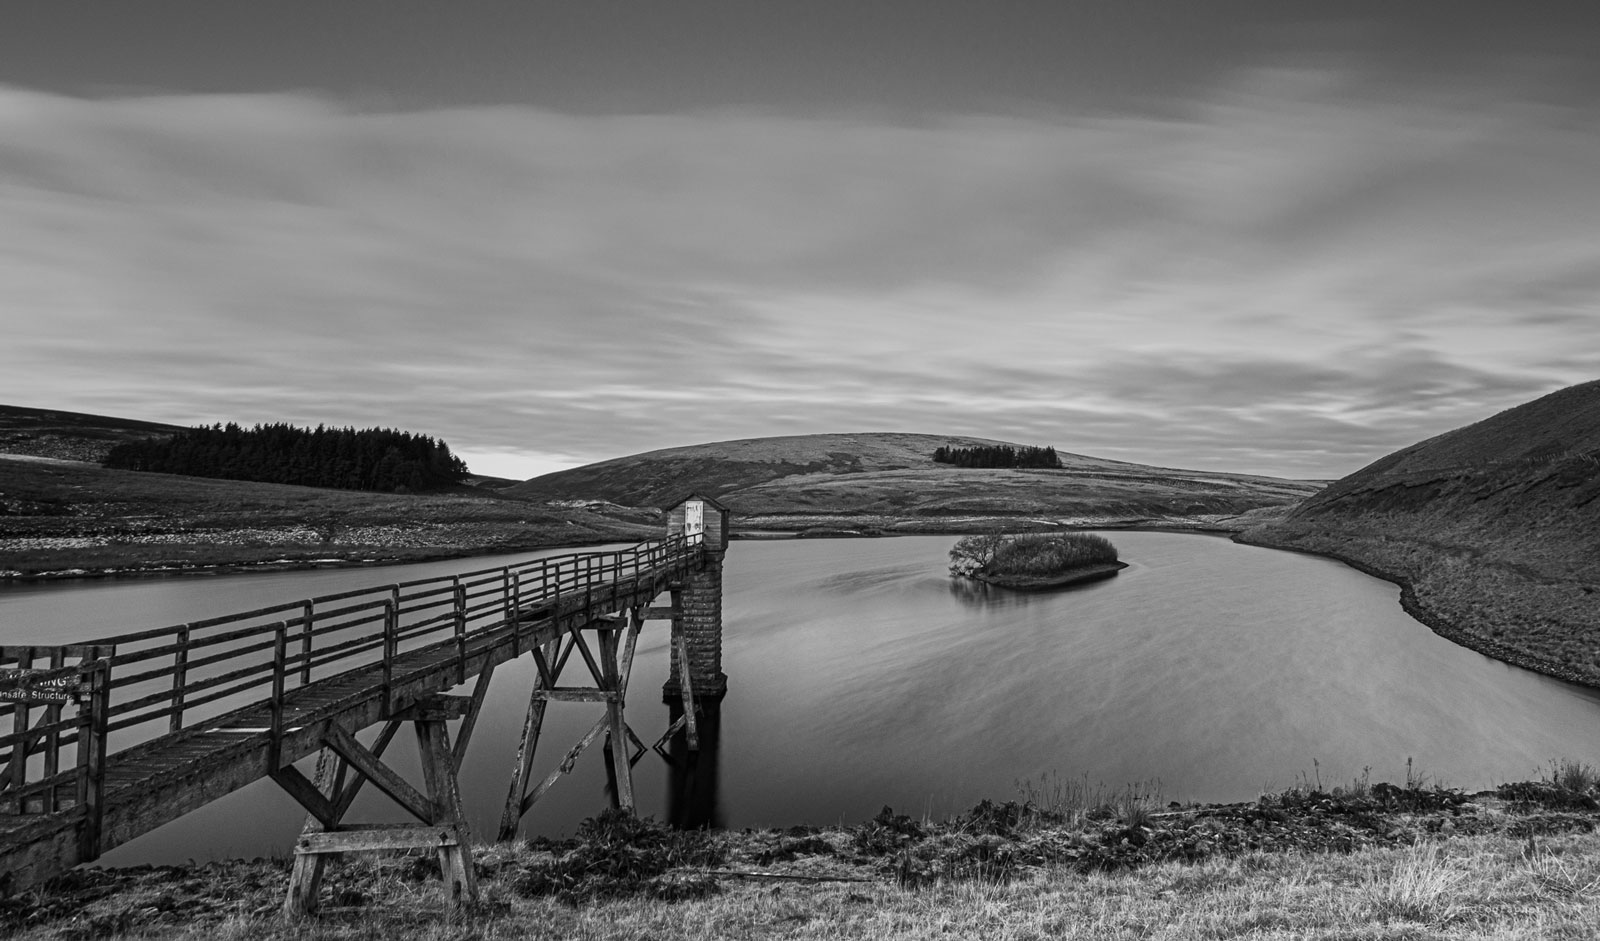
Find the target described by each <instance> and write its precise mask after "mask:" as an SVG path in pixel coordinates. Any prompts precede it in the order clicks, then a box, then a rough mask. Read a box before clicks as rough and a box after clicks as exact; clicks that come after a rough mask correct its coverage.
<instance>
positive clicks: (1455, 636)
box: [1232, 532, 1600, 689]
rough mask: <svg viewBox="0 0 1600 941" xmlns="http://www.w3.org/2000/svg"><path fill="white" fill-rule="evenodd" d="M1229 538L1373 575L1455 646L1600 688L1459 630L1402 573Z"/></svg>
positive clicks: (1327, 553) (1240, 536) (1335, 555)
mask: <svg viewBox="0 0 1600 941" xmlns="http://www.w3.org/2000/svg"><path fill="white" fill-rule="evenodd" d="M1232 540H1233V541H1234V542H1236V543H1238V544H1239V545H1243V546H1256V547H1258V548H1262V549H1272V550H1275V551H1278V552H1298V553H1300V554H1301V555H1312V556H1319V557H1321V558H1324V559H1331V560H1333V561H1335V562H1339V563H1341V564H1344V565H1348V566H1350V567H1351V568H1353V569H1355V570H1356V571H1358V572H1361V573H1362V574H1364V575H1370V576H1372V577H1373V578H1377V579H1381V580H1383V581H1386V582H1389V583H1390V584H1392V585H1396V586H1398V587H1399V588H1400V607H1401V608H1402V609H1403V610H1404V611H1405V612H1406V613H1407V614H1409V615H1410V616H1411V617H1412V619H1413V620H1416V621H1418V622H1419V623H1421V624H1423V625H1424V626H1425V627H1427V628H1428V629H1429V630H1431V631H1433V632H1434V633H1435V634H1438V635H1439V636H1440V637H1443V638H1444V639H1445V640H1448V641H1449V642H1451V643H1452V644H1455V645H1456V646H1458V647H1465V648H1466V649H1468V650H1471V651H1473V652H1474V653H1479V654H1482V655H1483V656H1485V657H1488V658H1489V659H1491V660H1498V661H1499V662H1501V663H1505V664H1508V665H1510V666H1514V667H1519V668H1521V669H1524V670H1530V671H1532V672H1534V673H1538V674H1540V675H1542V676H1548V677H1550V678H1551V679H1556V680H1561V681H1562V682H1564V683H1571V684H1573V685H1575V686H1582V687H1583V688H1585V689H1600V682H1597V681H1595V680H1594V679H1593V678H1590V677H1587V676H1584V675H1583V674H1580V673H1578V672H1576V671H1574V670H1570V669H1567V668H1565V667H1562V666H1560V665H1559V664H1555V663H1551V662H1550V661H1548V660H1545V659H1544V658H1542V657H1536V656H1534V655H1532V654H1529V653H1526V652H1525V651H1521V650H1518V649H1516V648H1514V647H1510V646H1507V645H1505V644H1502V643H1499V642H1497V641H1493V640H1489V639H1487V638H1483V637H1479V636H1478V635H1476V634H1472V633H1468V632H1467V631H1464V630H1461V629H1460V628H1458V627H1456V626H1455V625H1453V624H1451V623H1450V621H1449V619H1448V618H1447V617H1446V616H1445V615H1443V614H1441V613H1439V612H1437V611H1433V610H1431V609H1429V608H1427V607H1425V606H1423V605H1422V603H1421V602H1419V601H1418V600H1417V592H1416V588H1415V587H1414V586H1413V585H1412V584H1411V580H1410V579H1409V578H1407V577H1406V576H1404V575H1401V574H1399V573H1396V572H1390V571H1388V570H1385V569H1382V568H1379V567H1378V566H1377V565H1375V564H1373V563H1371V562H1368V561H1366V560H1364V559H1360V558H1357V557H1355V556H1350V555H1345V554H1344V553H1342V552H1337V551H1334V550H1324V549H1306V548H1303V547H1300V546H1291V545H1283V544H1279V543H1275V542H1272V541H1270V540H1267V539H1262V538H1257V537H1250V536H1248V535H1247V534H1246V533H1244V532H1240V533H1236V534H1235V535H1234V536H1233V537H1232Z"/></svg>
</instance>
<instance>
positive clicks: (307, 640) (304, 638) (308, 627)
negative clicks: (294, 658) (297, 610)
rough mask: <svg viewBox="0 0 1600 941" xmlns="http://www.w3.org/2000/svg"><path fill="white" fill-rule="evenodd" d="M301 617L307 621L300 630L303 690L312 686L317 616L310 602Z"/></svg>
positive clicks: (303, 609) (302, 611)
mask: <svg viewBox="0 0 1600 941" xmlns="http://www.w3.org/2000/svg"><path fill="white" fill-rule="evenodd" d="M301 615H302V617H304V619H305V623H304V624H303V625H301V630H300V686H301V687H302V688H303V687H306V686H309V685H311V633H312V625H313V623H314V621H315V615H314V614H313V612H312V604H311V602H310V601H307V602H306V603H305V605H304V607H303V608H302V609H301Z"/></svg>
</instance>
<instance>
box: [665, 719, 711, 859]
mask: <svg viewBox="0 0 1600 941" xmlns="http://www.w3.org/2000/svg"><path fill="white" fill-rule="evenodd" d="M667 705H668V709H669V710H670V711H671V714H670V715H669V716H668V724H669V725H670V724H671V723H673V722H677V721H678V719H680V718H682V716H683V703H682V701H678V702H671V703H668V704H667ZM696 729H697V731H698V732H699V742H700V750H699V751H690V750H689V736H688V734H687V733H686V732H679V733H678V734H676V735H674V736H673V737H672V740H671V743H670V750H669V751H668V753H667V763H668V765H670V766H671V771H670V772H669V773H668V777H667V822H668V823H670V824H672V825H673V826H675V827H677V828H678V829H680V830H698V829H701V828H704V827H720V826H722V825H723V822H722V807H721V805H720V804H719V803H718V800H717V761H718V754H717V753H718V750H719V748H720V746H721V743H722V701H721V700H706V701H703V702H701V703H700V715H699V716H698V723H697V726H696Z"/></svg>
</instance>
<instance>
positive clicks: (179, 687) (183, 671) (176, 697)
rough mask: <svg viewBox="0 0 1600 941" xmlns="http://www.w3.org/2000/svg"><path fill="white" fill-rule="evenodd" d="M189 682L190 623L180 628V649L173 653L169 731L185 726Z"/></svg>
mask: <svg viewBox="0 0 1600 941" xmlns="http://www.w3.org/2000/svg"><path fill="white" fill-rule="evenodd" d="M188 682H189V625H187V624H185V625H183V626H182V627H179V628H178V649H177V651H176V652H175V653H173V655H172V720H171V722H169V723H168V724H167V731H169V732H176V731H178V730H179V729H181V728H183V692H184V687H185V686H186V685H187V684H188Z"/></svg>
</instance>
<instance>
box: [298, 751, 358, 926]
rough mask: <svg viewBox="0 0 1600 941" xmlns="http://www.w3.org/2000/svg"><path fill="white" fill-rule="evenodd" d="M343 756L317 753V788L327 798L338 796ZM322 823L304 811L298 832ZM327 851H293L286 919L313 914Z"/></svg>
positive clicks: (319, 828)
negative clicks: (304, 814) (303, 817)
mask: <svg viewBox="0 0 1600 941" xmlns="http://www.w3.org/2000/svg"><path fill="white" fill-rule="evenodd" d="M343 763H344V759H343V758H340V757H339V756H338V755H337V754H335V753H334V751H333V749H331V748H324V749H322V752H321V753H320V754H318V755H317V777H316V786H317V790H318V791H320V792H321V793H323V794H325V795H327V796H328V797H330V798H337V797H338V796H339V784H340V781H341V780H342V778H343V777H344V775H343V774H342V773H341V772H342V771H343V770H344V769H343V768H342V767H336V766H339V765H342V764H343ZM324 829H325V828H324V827H323V825H322V822H321V821H320V820H318V819H317V818H316V816H315V815H312V814H307V815H306V822H305V826H303V827H301V828H300V835H301V836H305V835H307V834H311V833H321V832H323V831H324ZM328 855H329V854H326V853H299V852H297V853H295V854H294V868H293V869H292V870H290V872H289V891H288V893H287V894H286V895H284V897H283V914H284V916H285V917H287V918H303V917H305V916H307V915H314V914H316V911H317V890H318V889H320V888H321V887H322V872H323V869H324V867H325V866H326V865H327V861H328Z"/></svg>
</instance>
